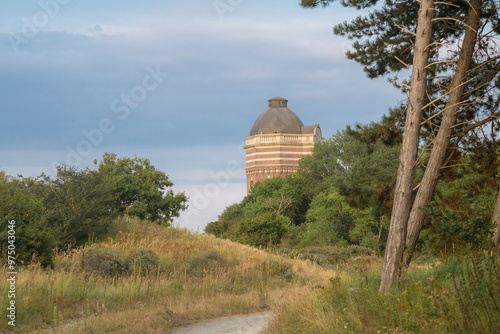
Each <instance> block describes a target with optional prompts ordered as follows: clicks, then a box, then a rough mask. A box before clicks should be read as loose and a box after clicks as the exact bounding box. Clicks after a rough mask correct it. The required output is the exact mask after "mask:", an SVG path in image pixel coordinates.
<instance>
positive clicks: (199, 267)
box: [186, 250, 228, 277]
mask: <svg viewBox="0 0 500 334" xmlns="http://www.w3.org/2000/svg"><path fill="white" fill-rule="evenodd" d="M227 265H228V260H227V258H226V257H225V256H222V255H220V254H219V253H217V252H216V251H214V250H208V251H205V252H203V253H200V254H197V255H194V256H191V257H190V258H189V259H188V261H187V263H186V272H187V274H188V275H190V276H195V277H203V276H205V274H207V273H210V272H214V271H217V270H224V269H225V268H226V267H227Z"/></svg>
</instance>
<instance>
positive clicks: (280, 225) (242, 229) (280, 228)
mask: <svg viewBox="0 0 500 334" xmlns="http://www.w3.org/2000/svg"><path fill="white" fill-rule="evenodd" d="M288 224H289V220H288V219H287V218H286V217H284V216H282V215H280V214H278V213H276V212H265V213H261V214H258V215H256V216H254V217H249V218H246V219H245V220H244V221H242V222H241V224H239V226H238V229H237V230H236V232H235V234H234V236H233V237H232V239H233V240H235V241H238V242H241V243H244V244H247V245H251V246H256V247H259V246H268V245H275V244H279V243H280V241H281V238H282V237H283V236H285V234H286V232H287V225H288Z"/></svg>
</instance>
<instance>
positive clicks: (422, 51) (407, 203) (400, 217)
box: [380, 0, 434, 291]
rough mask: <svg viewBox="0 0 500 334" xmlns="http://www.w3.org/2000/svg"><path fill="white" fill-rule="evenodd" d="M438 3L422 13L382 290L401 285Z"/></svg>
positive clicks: (424, 6) (425, 0)
mask: <svg viewBox="0 0 500 334" xmlns="http://www.w3.org/2000/svg"><path fill="white" fill-rule="evenodd" d="M433 7H434V0H422V1H421V2H420V8H419V13H418V22H417V32H416V37H415V50H414V56H413V69H412V76H411V83H410V91H409V96H408V106H407V111H406V124H405V130H404V137H403V144H402V147H401V154H400V156H399V167H398V173H397V180H396V189H395V193H394V203H393V208H392V215H391V225H390V227H389V236H388V239H387V245H386V249H385V255H384V265H383V269H382V280H381V282H380V291H385V290H387V289H388V288H390V287H391V286H394V285H396V284H397V283H398V280H399V277H400V275H401V264H402V261H403V251H404V248H405V238H406V228H407V221H408V215H409V212H410V207H411V198H412V188H413V180H414V178H415V162H416V159H417V151H418V142H419V137H420V122H421V120H422V108H423V106H424V99H425V93H426V83H427V64H428V59H429V49H428V48H429V44H430V40H431V34H432V18H433V10H434V9H433Z"/></svg>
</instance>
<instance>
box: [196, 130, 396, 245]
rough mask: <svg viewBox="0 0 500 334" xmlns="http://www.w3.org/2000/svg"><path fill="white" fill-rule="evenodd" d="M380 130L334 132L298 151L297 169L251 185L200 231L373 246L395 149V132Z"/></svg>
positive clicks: (380, 230)
mask: <svg viewBox="0 0 500 334" xmlns="http://www.w3.org/2000/svg"><path fill="white" fill-rule="evenodd" d="M388 132H391V131H389V130H387V128H384V126H382V125H380V124H371V125H370V126H366V127H361V126H357V127H356V129H355V130H353V129H348V130H345V131H342V132H338V133H337V134H335V135H334V136H332V137H331V138H330V139H328V140H324V141H322V142H320V143H318V144H316V145H315V147H314V149H313V154H312V155H311V156H305V157H303V158H302V160H301V161H300V164H299V167H300V172H299V173H298V174H295V175H288V176H287V177H286V178H284V179H283V178H279V177H277V178H273V179H268V180H266V181H264V182H259V183H257V184H255V186H254V187H253V188H252V191H251V193H250V194H249V195H248V196H246V197H245V198H244V199H243V201H242V202H241V203H239V204H234V205H232V206H229V207H227V208H226V210H225V211H224V212H223V213H222V214H221V215H220V216H219V219H218V220H217V221H216V222H212V223H210V224H208V226H207V227H206V229H205V231H206V232H207V233H213V234H215V235H217V236H219V237H225V238H230V239H232V240H237V241H240V242H244V243H248V244H252V245H267V244H269V242H270V241H271V240H272V243H273V244H274V243H279V242H280V240H282V239H283V238H286V240H287V242H289V243H290V244H291V245H292V246H297V247H306V246H318V245H322V246H332V245H336V244H341V245H347V244H356V245H363V246H366V247H370V248H373V249H377V250H378V249H379V245H380V244H381V239H383V238H384V237H385V235H386V229H387V226H386V225H387V224H386V221H387V216H388V214H389V213H390V211H389V207H390V197H391V188H392V187H393V180H394V174H395V168H396V167H397V158H398V153H399V144H398V142H399V141H398V140H397V139H394V138H398V136H397V135H392V136H388V135H387V134H388ZM392 133H394V131H393V132H392ZM396 134H397V130H396ZM389 138H393V139H392V140H389ZM264 219H267V220H268V222H267V223H266V222H265V221H264ZM257 231H258V233H257ZM256 233H257V234H258V237H257V236H256ZM245 234H246V235H247V236H246V237H243V236H244V235H245ZM250 234H252V235H253V237H250V236H249V235H250ZM266 235H267V237H266ZM258 240H260V241H258ZM266 240H267V241H266Z"/></svg>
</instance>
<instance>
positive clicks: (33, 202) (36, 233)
mask: <svg viewBox="0 0 500 334" xmlns="http://www.w3.org/2000/svg"><path fill="white" fill-rule="evenodd" d="M0 194H2V196H0V221H1V222H2V224H1V225H0V226H1V228H0V237H1V238H2V240H7V233H8V225H9V224H8V223H7V222H8V221H15V225H14V226H15V228H14V231H15V246H16V255H17V261H18V263H29V261H31V259H32V257H33V256H34V255H35V256H36V258H37V260H38V261H40V263H42V265H45V266H50V265H53V261H52V251H53V249H54V248H56V247H58V246H61V242H60V237H61V235H62V229H61V226H60V225H59V224H58V222H55V221H52V220H50V219H49V216H50V213H51V211H52V209H51V208H48V207H47V205H46V199H47V198H48V197H49V196H50V193H49V191H48V187H47V185H46V184H45V182H44V180H43V179H42V178H36V179H33V178H15V177H11V176H8V175H6V174H5V173H4V172H2V171H0ZM7 246H8V244H7V243H6V242H1V243H0V252H1V254H3V255H6V254H7Z"/></svg>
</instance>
